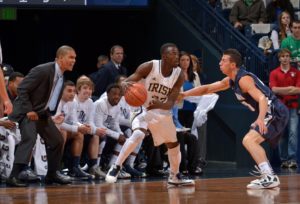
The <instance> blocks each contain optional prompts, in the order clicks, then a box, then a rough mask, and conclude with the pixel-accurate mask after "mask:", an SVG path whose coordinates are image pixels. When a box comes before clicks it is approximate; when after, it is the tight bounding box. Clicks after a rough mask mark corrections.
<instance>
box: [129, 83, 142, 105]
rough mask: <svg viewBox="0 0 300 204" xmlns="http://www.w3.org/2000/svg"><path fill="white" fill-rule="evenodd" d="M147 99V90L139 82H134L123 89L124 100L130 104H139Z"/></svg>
mask: <svg viewBox="0 0 300 204" xmlns="http://www.w3.org/2000/svg"><path fill="white" fill-rule="evenodd" d="M146 100H147V90H146V88H145V86H144V85H143V84H141V83H134V84H133V85H132V86H129V87H128V88H127V89H126V91H125V101H126V102H127V103H128V104H129V105H130V106H135V107H136V106H141V105H143V104H144V103H145V102H146Z"/></svg>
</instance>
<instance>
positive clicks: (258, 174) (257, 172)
mask: <svg viewBox="0 0 300 204" xmlns="http://www.w3.org/2000/svg"><path fill="white" fill-rule="evenodd" d="M254 167H255V170H252V171H250V172H249V174H250V175H252V176H255V177H258V178H261V177H263V176H264V175H265V173H263V172H262V171H261V170H260V169H259V167H258V166H257V165H255V166H254Z"/></svg>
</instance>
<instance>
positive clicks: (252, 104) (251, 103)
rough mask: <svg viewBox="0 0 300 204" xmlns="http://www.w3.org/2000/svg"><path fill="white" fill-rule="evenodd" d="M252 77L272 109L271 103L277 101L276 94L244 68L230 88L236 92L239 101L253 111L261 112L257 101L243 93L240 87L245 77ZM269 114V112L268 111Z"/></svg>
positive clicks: (231, 81)
mask: <svg viewBox="0 0 300 204" xmlns="http://www.w3.org/2000/svg"><path fill="white" fill-rule="evenodd" d="M247 75H249V76H251V77H252V78H253V80H254V83H255V86H256V87H257V88H258V89H259V90H260V91H261V92H262V93H263V94H264V95H265V96H266V98H267V100H268V105H269V107H270V105H271V103H272V102H273V101H274V100H275V99H277V98H276V96H275V95H274V93H273V92H272V91H271V90H270V88H269V87H268V86H266V85H265V84H264V83H263V82H262V81H261V80H260V79H259V78H258V77H257V76H255V75H254V74H252V73H251V72H247V71H246V70H245V69H244V68H242V67H241V68H240V69H239V71H238V73H237V75H236V77H235V81H233V80H230V86H231V88H232V90H233V91H234V93H235V95H236V97H237V99H238V100H239V101H240V102H241V103H242V104H243V105H245V106H247V107H248V108H249V109H250V110H251V111H255V112H259V104H258V102H257V101H255V100H254V99H253V98H252V97H251V96H250V95H249V94H248V93H243V92H242V91H241V88H240V86H239V81H240V79H241V78H242V77H244V76H247ZM268 112H269V111H268Z"/></svg>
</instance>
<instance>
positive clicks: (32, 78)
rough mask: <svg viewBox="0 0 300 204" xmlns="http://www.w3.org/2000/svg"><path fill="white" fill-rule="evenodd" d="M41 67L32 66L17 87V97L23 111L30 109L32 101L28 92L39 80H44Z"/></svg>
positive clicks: (33, 88)
mask: <svg viewBox="0 0 300 204" xmlns="http://www.w3.org/2000/svg"><path fill="white" fill-rule="evenodd" d="M45 76H48V75H47V74H45V73H44V71H43V69H39V67H34V68H32V69H31V70H30V72H29V73H28V74H27V76H26V77H25V78H24V80H23V81H22V83H21V84H20V85H19V87H18V98H19V100H20V101H21V104H22V109H23V111H24V113H28V112H30V111H32V103H31V98H30V93H31V92H33V91H34V90H35V89H36V88H37V87H38V86H39V84H40V82H41V81H43V80H46V78H45Z"/></svg>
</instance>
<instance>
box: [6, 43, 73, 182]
mask: <svg viewBox="0 0 300 204" xmlns="http://www.w3.org/2000/svg"><path fill="white" fill-rule="evenodd" d="M75 59H76V53H75V50H74V49H73V48H71V47H69V46H61V47H60V48H59V49H58V50H57V52H56V58H55V62H49V63H46V64H42V65H38V66H36V67H34V68H33V69H31V70H30V72H29V74H28V75H27V76H26V77H25V78H24V80H23V81H22V82H21V84H20V85H19V87H18V96H17V98H16V99H15V101H14V104H13V105H14V109H13V112H12V114H11V115H9V119H10V120H12V121H15V122H18V123H19V127H20V131H21V142H20V144H19V145H18V147H17V149H16V152H15V161H14V165H13V169H12V173H11V175H10V177H9V178H8V180H7V184H8V185H10V186H18V187H23V186H26V185H27V184H26V183H23V182H22V181H20V180H19V179H18V175H19V173H20V172H21V171H22V170H23V168H24V167H25V166H26V165H28V163H29V160H30V156H31V153H32V149H33V147H34V145H35V142H36V138H37V134H40V136H41V137H42V138H43V139H44V141H45V145H46V152H47V159H48V172H47V175H46V178H45V182H46V183H53V182H55V183H60V184H68V183H70V179H69V178H68V177H65V176H63V175H62V174H60V173H59V172H58V170H59V169H60V162H61V157H62V153H63V144H64V142H63V137H62V135H61V134H60V132H59V130H58V129H57V128H56V126H55V124H54V122H53V121H52V118H51V112H52V111H53V112H54V111H55V110H56V108H57V104H58V101H59V99H60V96H61V94H62V84H63V73H64V72H65V71H72V69H73V66H74V64H75Z"/></svg>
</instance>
